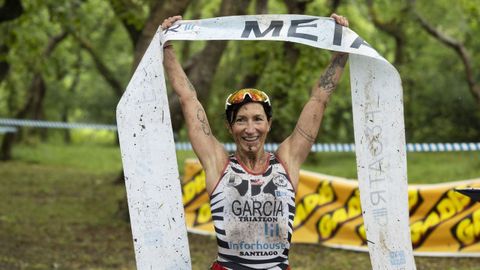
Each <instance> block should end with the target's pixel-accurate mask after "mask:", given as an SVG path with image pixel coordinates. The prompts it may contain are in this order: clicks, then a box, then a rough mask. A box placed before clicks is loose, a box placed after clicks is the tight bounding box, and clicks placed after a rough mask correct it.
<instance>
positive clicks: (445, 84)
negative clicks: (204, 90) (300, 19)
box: [0, 0, 480, 142]
mask: <svg viewBox="0 0 480 270" xmlns="http://www.w3.org/2000/svg"><path fill="white" fill-rule="evenodd" d="M23 2H25V3H23V4H24V8H25V12H24V14H23V15H22V16H21V17H19V18H18V19H16V20H14V21H9V22H6V23H2V24H0V30H1V34H0V35H1V36H0V39H1V42H2V43H4V44H6V45H8V46H9V47H10V51H9V53H8V54H3V55H0V59H5V60H6V61H8V62H9V63H10V66H11V70H10V73H9V75H8V77H7V78H6V79H5V80H4V81H3V82H0V115H1V116H2V117H12V116H13V115H15V113H16V112H18V110H19V109H20V108H22V107H23V106H24V104H25V102H26V97H27V94H28V92H27V91H28V89H29V86H30V84H31V80H32V77H33V74H35V73H40V74H42V76H43V78H44V79H45V82H46V86H47V95H46V98H45V102H44V107H45V118H46V119H48V120H56V121H61V119H62V118H63V115H67V116H68V119H69V121H77V122H96V123H113V122H114V121H115V120H114V119H115V115H114V113H115V106H116V103H117V102H118V96H117V95H116V94H115V93H114V91H112V88H111V86H110V85H109V84H108V83H107V82H106V81H105V79H104V77H103V76H102V75H101V74H100V73H99V72H98V70H97V68H96V65H95V62H94V61H93V59H92V57H91V55H90V54H89V53H87V52H86V51H85V50H84V49H83V48H82V47H81V46H80V44H79V43H78V40H76V39H75V38H73V35H77V36H79V37H82V38H84V39H85V40H87V41H88V42H89V43H90V44H91V46H92V48H93V49H94V50H95V51H96V52H97V54H98V57H99V58H100V60H101V62H103V63H105V64H106V66H107V68H108V69H109V70H111V71H112V73H113V76H114V77H115V78H116V79H117V80H118V81H119V82H120V83H121V84H122V85H124V86H126V84H127V82H128V80H129V78H130V76H131V72H132V70H131V64H132V59H133V44H132V40H131V38H130V36H129V34H128V31H127V29H125V26H124V24H123V23H122V20H124V21H126V22H127V23H129V24H131V25H132V26H133V27H134V28H135V29H136V30H138V31H141V30H142V28H143V25H144V23H145V21H146V20H147V18H148V16H149V14H150V10H151V8H152V7H153V6H154V5H155V4H156V1H152V0H110V1H101V0H87V1H82V0H72V1H63V2H58V1H54V0H42V1H23ZM165 2H166V3H165V4H167V2H168V1H165ZM373 2H374V5H373V8H374V10H375V11H376V13H377V14H378V19H379V20H380V21H382V22H390V23H399V24H398V25H399V27H398V28H397V29H396V31H398V32H399V33H400V32H401V33H403V35H404V37H405V40H404V42H405V43H404V45H403V46H404V47H403V51H404V54H405V59H404V62H402V63H400V64H398V66H397V67H396V68H397V69H398V70H399V72H400V75H401V77H402V81H403V86H404V105H405V123H406V132H407V140H408V141H410V142H418V141H432V142H436V141H478V140H479V139H480V111H479V108H480V107H479V106H480V105H479V104H477V103H476V102H475V100H474V99H473V96H472V94H471V93H470V91H469V88H468V85H467V83H466V79H465V70H464V66H463V64H462V62H461V60H460V58H459V57H458V55H457V54H456V53H455V52H454V51H453V50H452V49H450V48H447V47H445V45H443V44H441V43H440V42H438V41H437V40H435V39H434V38H432V37H431V36H429V35H428V34H427V33H426V32H425V31H424V30H423V29H421V27H420V25H419V24H418V23H417V22H416V20H415V19H414V16H413V15H412V14H411V13H408V12H407V13H405V12H404V10H405V8H406V7H407V5H408V3H409V1H406V0H404V1H393V0H381V1H373ZM220 4H221V0H215V1H207V0H200V1H192V2H191V3H190V6H189V8H188V9H187V11H186V13H185V14H184V18H185V19H196V18H208V17H213V16H216V14H218V11H219V9H220ZM331 4H332V1H327V0H323V1H309V4H308V5H307V9H306V12H305V13H306V14H309V15H315V16H329V14H328V12H329V11H330V9H331V6H330V5H331ZM479 6H480V5H479V3H478V1H467V0H461V1H457V2H455V3H454V4H452V3H451V2H449V1H437V2H436V4H435V5H431V3H430V1H426V0H422V1H415V5H414V8H415V9H416V11H417V12H419V13H420V14H421V15H422V16H424V17H425V18H426V19H427V20H428V21H429V23H430V24H432V25H434V26H435V27H436V28H438V29H440V30H441V31H442V33H445V34H446V35H449V36H451V37H452V38H455V39H457V40H458V41H460V42H463V43H464V44H465V48H466V49H467V50H468V51H469V53H470V56H471V57H472V58H473V59H472V60H473V61H472V63H473V65H474V67H473V70H475V71H478V70H479V68H480V66H478V65H479V64H478V63H480V54H478V53H476V52H477V51H478V50H479V49H480V39H478V38H477V36H478V33H479V30H480V25H479V23H478V17H479V16H480V8H479ZM268 11H269V13H271V14H282V13H286V12H287V9H286V6H285V3H284V1H283V0H270V1H269V2H268ZM249 12H250V13H253V12H255V1H252V3H251V5H250V8H249ZM336 12H337V13H340V14H344V15H346V16H347V17H348V18H349V20H350V26H351V28H352V29H353V30H354V31H355V32H357V33H358V34H359V35H360V36H362V37H363V38H364V39H365V40H366V41H367V42H369V43H370V44H371V45H372V46H373V47H374V48H376V49H377V50H378V51H379V53H380V54H382V55H383V56H384V57H385V58H386V59H388V60H389V61H391V62H396V61H397V60H398V59H395V50H396V49H397V48H396V46H397V45H396V42H395V39H394V38H393V36H392V35H391V34H388V33H386V32H384V31H380V30H379V29H378V28H377V27H376V26H375V25H374V24H373V22H372V18H371V17H370V14H369V11H368V7H367V5H366V3H364V2H358V1H357V2H356V1H354V2H348V1H346V2H345V1H342V2H341V4H340V6H339V8H338V10H337V11H336ZM172 15H173V14H172ZM62 31H68V32H69V33H71V34H70V35H69V36H68V37H67V38H66V39H65V40H63V41H62V42H61V44H60V45H59V46H58V47H57V48H56V49H55V50H54V51H53V53H52V55H50V56H49V57H46V56H45V55H44V52H45V50H46V47H47V44H48V43H49V40H50V39H51V38H52V37H54V36H56V35H58V34H60V33H62ZM204 44H205V42H177V43H176V46H178V48H179V49H178V50H177V51H178V52H181V55H180V58H181V60H182V63H187V62H188V61H189V60H190V59H191V56H192V55H194V54H195V53H198V52H200V50H201V49H202V48H203V46H204ZM292 52H294V54H295V53H298V57H296V56H293V57H292V56H291V53H292ZM329 58H330V53H329V52H326V51H322V50H318V49H314V48H310V47H308V46H303V45H298V44H294V45H286V44H284V43H281V42H247V41H235V42H229V45H228V47H227V50H226V51H225V53H224V55H223V57H222V60H221V62H220V65H219V67H218V68H217V72H216V73H215V74H212V76H214V82H213V86H212V90H211V94H210V98H209V99H208V102H207V103H206V104H205V106H206V109H207V114H208V116H209V119H210V122H211V126H212V128H213V130H214V133H215V134H216V135H217V136H218V137H219V138H220V139H221V140H222V141H230V140H231V139H230V136H229V134H228V132H227V131H226V129H225V126H224V120H223V106H224V104H223V103H224V100H225V97H226V96H227V94H228V93H229V92H231V91H232V90H233V89H237V88H239V87H244V86H249V87H257V88H260V89H263V90H265V91H267V92H268V93H269V94H270V95H271V96H272V101H273V106H274V118H273V121H274V129H273V131H272V133H271V136H270V140H271V141H274V142H279V141H281V140H283V139H284V138H285V137H286V136H288V134H290V132H291V131H292V130H293V127H294V125H295V122H296V120H297V118H298V115H299V113H300V111H301V109H302V106H303V104H304V103H305V101H306V100H307V99H308V96H309V92H310V89H311V87H312V85H313V84H314V83H315V82H316V80H317V79H318V78H319V76H320V74H321V72H322V70H323V69H324V68H325V67H326V65H327V63H328V61H329ZM159 64H160V63H159ZM252 75H254V76H257V78H256V83H255V85H242V82H243V81H244V80H245V78H246V77H248V76H252ZM475 78H476V80H480V77H479V74H478V72H477V73H476V74H475ZM348 89H349V74H348V69H347V72H346V73H345V74H344V76H343V79H342V81H341V83H340V86H339V87H338V89H337V92H336V93H335V95H334V96H333V97H332V99H331V101H330V103H329V106H328V109H327V111H326V115H325V118H324V120H323V124H322V128H321V133H320V135H319V142H352V141H353V128H352V112H351V98H350V93H349V90H348ZM179 138H180V139H182V140H186V139H187V138H186V133H185V131H181V132H180V137H179Z"/></svg>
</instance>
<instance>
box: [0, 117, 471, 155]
mask: <svg viewBox="0 0 480 270" xmlns="http://www.w3.org/2000/svg"><path fill="white" fill-rule="evenodd" d="M0 125H9V126H5V127H2V126H0V134H1V133H7V132H16V131H17V129H16V128H15V127H12V126H19V127H38V128H65V129H82V128H88V129H101V130H117V126H115V125H104V124H89V123H65V122H54V121H42V120H21V119H9V118H0ZM224 145H225V149H227V151H230V152H233V151H235V150H236V149H237V147H236V145H235V144H234V143H225V144H224ZM175 147H176V149H177V150H180V151H191V150H193V149H192V145H191V144H190V143H188V142H178V143H175ZM277 148H278V144H277V143H267V144H265V150H266V151H270V152H273V151H275V150H277ZM407 151H408V152H454V151H480V142H468V143H467V142H463V143H461V142H455V143H407ZM311 152H314V153H316V152H355V144H353V143H317V144H314V145H313V146H312V149H311Z"/></svg>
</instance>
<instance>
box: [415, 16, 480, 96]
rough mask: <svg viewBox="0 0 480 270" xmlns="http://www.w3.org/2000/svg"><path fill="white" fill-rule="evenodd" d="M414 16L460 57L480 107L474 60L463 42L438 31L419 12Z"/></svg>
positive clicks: (425, 28)
mask: <svg viewBox="0 0 480 270" xmlns="http://www.w3.org/2000/svg"><path fill="white" fill-rule="evenodd" d="M413 14H414V15H415V17H416V18H417V20H418V22H419V23H420V25H421V26H422V28H423V29H424V30H425V31H426V32H427V33H428V34H430V35H431V36H432V37H434V38H435V39H436V40H438V41H440V42H441V43H443V44H444V45H446V46H447V47H450V48H452V49H453V50H454V51H455V52H456V53H457V55H458V56H459V57H460V59H461V60H462V63H463V66H464V67H465V76H466V78H467V83H468V88H469V90H470V92H471V94H472V95H473V97H474V98H475V100H476V101H477V104H478V105H480V84H479V83H478V82H477V81H476V80H475V75H474V71H473V64H472V62H473V60H472V58H471V57H470V55H469V53H468V51H467V49H466V48H465V45H464V44H463V43H462V42H460V41H458V40H456V39H454V38H452V37H450V36H448V35H446V34H445V33H442V32H441V31H439V30H438V29H436V28H435V27H434V26H432V25H431V24H430V23H428V21H427V20H426V19H425V18H423V17H422V16H421V15H420V14H419V13H418V12H417V11H414V12H413Z"/></svg>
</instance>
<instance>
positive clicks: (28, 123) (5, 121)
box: [0, 118, 117, 130]
mask: <svg viewBox="0 0 480 270" xmlns="http://www.w3.org/2000/svg"><path fill="white" fill-rule="evenodd" d="M0 125H8V126H18V127H37V128H66V129H74V128H81V129H87V128H88V129H103V130H105V129H106V130H117V126H115V125H102V124H86V123H64V122H52V121H40V120H20V119H9V118H0Z"/></svg>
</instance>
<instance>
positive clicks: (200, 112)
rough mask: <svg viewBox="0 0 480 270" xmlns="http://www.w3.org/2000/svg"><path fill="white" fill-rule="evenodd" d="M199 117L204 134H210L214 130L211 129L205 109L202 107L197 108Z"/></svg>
mask: <svg viewBox="0 0 480 270" xmlns="http://www.w3.org/2000/svg"><path fill="white" fill-rule="evenodd" d="M197 119H198V121H200V123H201V126H202V131H203V134H205V135H207V136H210V134H211V133H212V132H211V131H210V126H209V125H208V120H207V116H206V114H205V111H204V110H203V109H202V108H201V107H199V108H198V109H197Z"/></svg>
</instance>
